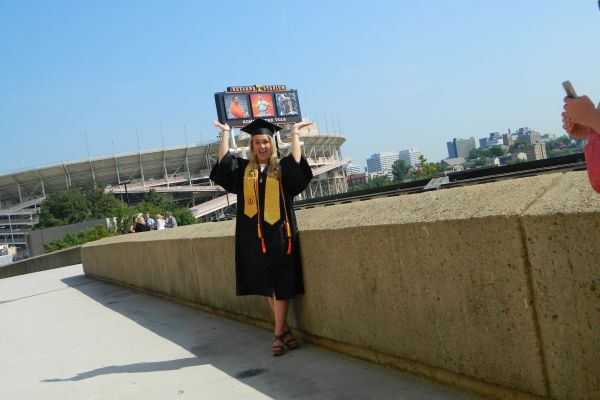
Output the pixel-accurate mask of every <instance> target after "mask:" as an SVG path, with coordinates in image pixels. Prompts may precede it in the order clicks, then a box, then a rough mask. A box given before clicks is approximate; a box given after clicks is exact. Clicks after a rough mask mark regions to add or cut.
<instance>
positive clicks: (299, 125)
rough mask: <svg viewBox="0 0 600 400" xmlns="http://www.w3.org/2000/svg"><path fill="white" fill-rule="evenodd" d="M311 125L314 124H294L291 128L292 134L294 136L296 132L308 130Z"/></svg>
mask: <svg viewBox="0 0 600 400" xmlns="http://www.w3.org/2000/svg"><path fill="white" fill-rule="evenodd" d="M309 125H312V122H300V123H297V124H292V126H290V134H292V135H293V134H295V133H296V132H298V131H299V130H300V129H302V128H306V127H307V126H309Z"/></svg>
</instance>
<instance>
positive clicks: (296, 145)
mask: <svg viewBox="0 0 600 400" xmlns="http://www.w3.org/2000/svg"><path fill="white" fill-rule="evenodd" d="M310 124H311V122H308V123H307V122H304V123H301V124H294V125H292V126H291V127H290V136H291V137H292V157H293V158H294V161H296V162H297V163H299V162H300V158H301V157H302V149H301V148H300V134H299V133H298V130H300V129H302V128H304V127H306V126H308V125H310Z"/></svg>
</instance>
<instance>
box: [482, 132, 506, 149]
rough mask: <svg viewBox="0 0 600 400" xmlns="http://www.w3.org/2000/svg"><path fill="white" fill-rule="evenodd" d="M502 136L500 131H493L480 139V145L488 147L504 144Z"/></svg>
mask: <svg viewBox="0 0 600 400" xmlns="http://www.w3.org/2000/svg"><path fill="white" fill-rule="evenodd" d="M502 136H503V135H501V134H500V132H492V133H490V134H489V136H488V137H485V138H481V139H479V147H481V148H484V149H485V148H487V147H492V146H497V145H499V144H503V141H502Z"/></svg>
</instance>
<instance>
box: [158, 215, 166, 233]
mask: <svg viewBox="0 0 600 400" xmlns="http://www.w3.org/2000/svg"><path fill="white" fill-rule="evenodd" d="M163 229H165V217H163V216H162V214H156V230H157V231H162V230H163Z"/></svg>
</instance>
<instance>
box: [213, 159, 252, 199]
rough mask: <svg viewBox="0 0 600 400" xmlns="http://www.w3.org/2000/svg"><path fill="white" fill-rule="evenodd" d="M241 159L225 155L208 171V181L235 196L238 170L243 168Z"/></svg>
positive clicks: (237, 184) (237, 186)
mask: <svg viewBox="0 0 600 400" xmlns="http://www.w3.org/2000/svg"><path fill="white" fill-rule="evenodd" d="M243 161H244V160H243V159H241V158H238V157H234V156H232V155H231V154H229V153H227V154H225V156H224V157H223V158H222V159H221V162H217V163H216V164H215V166H214V167H213V169H212V171H210V179H211V180H212V181H213V182H215V183H216V184H218V185H221V186H222V187H223V189H225V190H227V191H228V192H229V193H233V194H237V192H238V188H239V179H238V178H239V174H240V169H242V168H244V167H245V166H244V165H243V164H244V163H243Z"/></svg>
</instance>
